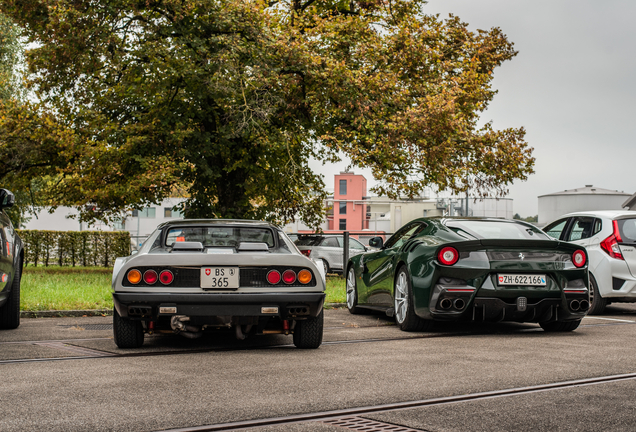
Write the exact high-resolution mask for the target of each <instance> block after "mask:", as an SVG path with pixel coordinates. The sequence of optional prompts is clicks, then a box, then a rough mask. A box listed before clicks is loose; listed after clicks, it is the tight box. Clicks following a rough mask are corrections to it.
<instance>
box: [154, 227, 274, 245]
mask: <svg viewBox="0 0 636 432" xmlns="http://www.w3.org/2000/svg"><path fill="white" fill-rule="evenodd" d="M175 242H201V243H202V244H203V246H204V247H215V246H219V247H226V246H230V247H236V246H238V244H239V243H240V242H248V243H267V246H268V247H270V248H271V247H274V245H275V243H274V234H273V233H272V230H271V229H268V228H248V227H220V226H219V227H216V226H214V227H178V228H171V229H170V230H169V231H168V233H167V234H166V246H168V247H170V246H172V245H174V243H175Z"/></svg>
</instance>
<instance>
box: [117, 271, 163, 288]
mask: <svg viewBox="0 0 636 432" xmlns="http://www.w3.org/2000/svg"><path fill="white" fill-rule="evenodd" d="M126 278H127V279H128V282H130V283H131V284H133V285H137V284H138V283H139V282H141V280H142V279H143V281H144V282H145V283H147V284H148V285H154V284H156V283H157V281H160V282H161V283H162V284H164V285H170V284H171V283H172V281H173V280H174V275H173V274H172V272H171V271H170V270H162V271H161V272H160V273H159V274H157V272H156V271H154V270H152V269H150V270H146V271H145V272H144V274H143V276H142V274H141V272H140V271H139V270H137V269H132V270H130V271H129V272H128V274H127V275H126Z"/></svg>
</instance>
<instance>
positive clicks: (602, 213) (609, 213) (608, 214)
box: [555, 210, 636, 220]
mask: <svg viewBox="0 0 636 432" xmlns="http://www.w3.org/2000/svg"><path fill="white" fill-rule="evenodd" d="M571 216H598V217H605V218H608V219H613V218H616V217H621V216H636V211H633V210H591V211H580V212H573V213H568V214H565V215H563V216H559V217H558V218H557V219H561V218H564V217H571ZM557 219H555V220H557Z"/></svg>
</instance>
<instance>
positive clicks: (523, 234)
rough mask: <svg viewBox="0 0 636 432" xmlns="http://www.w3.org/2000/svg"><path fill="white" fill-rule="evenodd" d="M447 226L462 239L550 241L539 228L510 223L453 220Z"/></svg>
mask: <svg viewBox="0 0 636 432" xmlns="http://www.w3.org/2000/svg"><path fill="white" fill-rule="evenodd" d="M446 226H447V227H448V228H450V229H451V230H453V231H454V232H456V233H457V234H459V235H461V236H462V237H467V238H470V237H472V238H475V239H531V240H550V237H548V236H547V235H546V234H545V233H544V232H543V231H541V230H540V229H539V228H536V227H533V226H530V225H526V224H521V223H517V222H508V221H491V220H453V221H448V222H447V223H446Z"/></svg>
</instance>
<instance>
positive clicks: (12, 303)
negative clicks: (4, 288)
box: [0, 266, 22, 330]
mask: <svg viewBox="0 0 636 432" xmlns="http://www.w3.org/2000/svg"><path fill="white" fill-rule="evenodd" d="M21 277H22V269H21V266H18V267H16V268H15V273H14V274H13V281H12V282H11V292H10V293H9V298H8V299H7V302H6V303H5V304H4V306H2V307H0V329H3V330H11V329H15V328H18V327H19V326H20V278H21Z"/></svg>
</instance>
